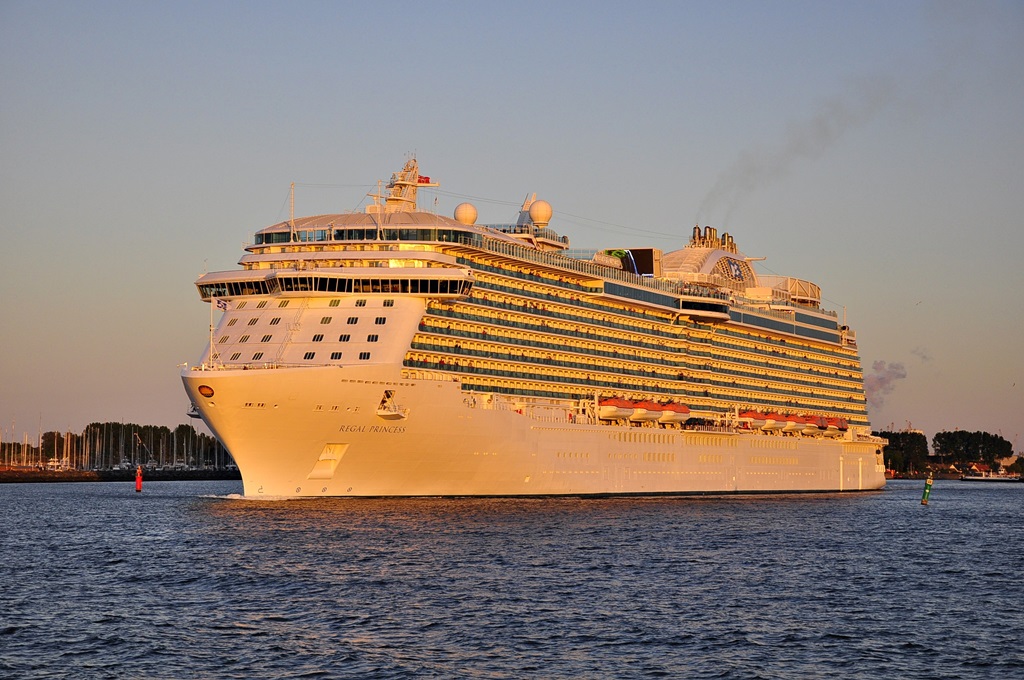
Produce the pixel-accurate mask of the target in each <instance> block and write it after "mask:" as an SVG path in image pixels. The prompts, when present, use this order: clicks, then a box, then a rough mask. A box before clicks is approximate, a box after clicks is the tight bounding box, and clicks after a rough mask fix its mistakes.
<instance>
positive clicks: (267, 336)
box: [260, 335, 274, 342]
mask: <svg viewBox="0 0 1024 680" xmlns="http://www.w3.org/2000/svg"><path fill="white" fill-rule="evenodd" d="M272 337H274V336H273V335H264V336H263V339H261V340H260V342H270V339H271V338H272Z"/></svg>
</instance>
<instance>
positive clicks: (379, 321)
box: [373, 316, 388, 326]
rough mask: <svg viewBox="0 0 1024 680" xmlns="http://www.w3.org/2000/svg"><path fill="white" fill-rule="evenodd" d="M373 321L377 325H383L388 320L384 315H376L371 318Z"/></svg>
mask: <svg viewBox="0 0 1024 680" xmlns="http://www.w3.org/2000/svg"><path fill="white" fill-rule="evenodd" d="M373 322H374V323H375V324H377V325H378V326H383V325H384V324H386V323H387V322H388V318H387V317H386V316H378V317H377V318H376V319H374V320H373Z"/></svg>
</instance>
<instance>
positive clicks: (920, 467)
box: [875, 430, 1024, 474]
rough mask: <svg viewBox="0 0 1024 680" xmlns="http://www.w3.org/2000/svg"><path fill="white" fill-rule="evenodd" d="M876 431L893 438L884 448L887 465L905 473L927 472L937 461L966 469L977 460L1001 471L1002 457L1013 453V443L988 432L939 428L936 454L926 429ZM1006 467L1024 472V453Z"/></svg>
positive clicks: (935, 441) (935, 447)
mask: <svg viewBox="0 0 1024 680" xmlns="http://www.w3.org/2000/svg"><path fill="white" fill-rule="evenodd" d="M875 434H877V435H878V436H879V437H885V438H886V439H888V440H889V444H888V445H887V446H886V447H885V449H884V451H883V454H884V456H885V464H886V467H888V468H889V469H892V470H895V471H896V472H899V473H905V474H913V473H915V472H923V471H925V470H928V469H930V468H933V467H936V465H938V466H949V465H955V466H956V468H957V469H958V470H960V471H961V472H964V471H966V470H967V469H968V468H969V467H970V466H971V465H972V464H974V463H982V464H985V465H987V466H988V467H989V468H990V469H991V470H992V471H993V472H997V471H999V469H1000V462H999V461H1000V459H1006V458H1009V457H1011V456H1012V455H1013V444H1011V443H1010V442H1008V441H1007V440H1005V439H1003V438H1002V436H1000V435H997V434H990V433H988V432H967V431H963V430H954V431H952V432H938V433H936V434H935V436H934V437H932V452H933V453H932V455H929V454H928V438H927V437H925V436H924V433H922V432H913V431H908V432H884V431H883V432H876V433H875ZM1006 471H1007V472H1010V473H1015V474H1021V473H1024V457H1021V458H1018V459H1017V461H1016V462H1014V463H1013V464H1012V465H1010V466H1009V467H1008V468H1007V469H1006Z"/></svg>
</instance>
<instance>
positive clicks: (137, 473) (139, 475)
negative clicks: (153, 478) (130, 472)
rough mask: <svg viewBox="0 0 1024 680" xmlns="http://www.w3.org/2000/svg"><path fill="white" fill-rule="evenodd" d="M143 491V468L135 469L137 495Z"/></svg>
mask: <svg viewBox="0 0 1024 680" xmlns="http://www.w3.org/2000/svg"><path fill="white" fill-rule="evenodd" d="M141 491H142V466H141V465H140V466H139V467H137V468H135V493H139V492H141Z"/></svg>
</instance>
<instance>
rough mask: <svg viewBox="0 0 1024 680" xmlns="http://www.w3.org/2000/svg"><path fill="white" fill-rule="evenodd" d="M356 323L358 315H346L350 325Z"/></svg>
mask: <svg viewBox="0 0 1024 680" xmlns="http://www.w3.org/2000/svg"><path fill="white" fill-rule="evenodd" d="M357 323H359V317H358V316H350V317H348V324H349V325H350V326H351V325H354V324H357Z"/></svg>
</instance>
